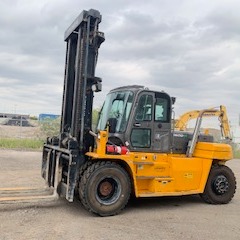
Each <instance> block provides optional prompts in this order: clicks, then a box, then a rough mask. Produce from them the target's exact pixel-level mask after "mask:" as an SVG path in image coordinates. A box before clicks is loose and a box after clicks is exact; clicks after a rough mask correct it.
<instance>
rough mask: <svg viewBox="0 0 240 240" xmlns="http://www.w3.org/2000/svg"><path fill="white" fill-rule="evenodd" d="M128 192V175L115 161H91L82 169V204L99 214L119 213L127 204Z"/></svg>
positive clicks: (129, 188)
mask: <svg viewBox="0 0 240 240" xmlns="http://www.w3.org/2000/svg"><path fill="white" fill-rule="evenodd" d="M130 192H131V184H130V179H129V176H128V174H127V172H126V171H125V170H124V169H123V168H122V167H121V166H120V165H118V164H116V163H115V162H109V161H108V162H106V161H100V162H96V163H93V164H92V165H90V166H89V167H88V168H87V169H86V170H85V171H84V173H83V176H82V179H81V181H80V183H79V197H80V200H81V202H82V203H83V206H84V207H85V208H86V209H87V210H89V211H90V212H93V213H96V214H98V215H100V216H111V215H115V214H117V213H119V212H120V211H121V210H122V209H123V208H124V207H125V205H126V204H127V202H128V200H129V196H130Z"/></svg>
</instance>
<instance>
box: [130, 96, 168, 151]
mask: <svg viewBox="0 0 240 240" xmlns="http://www.w3.org/2000/svg"><path fill="white" fill-rule="evenodd" d="M131 126H132V127H131V130H130V149H132V150H134V151H143V152H169V151H170V136H171V100H170V97H169V96H168V95H167V94H166V93H160V92H150V91H144V92H141V93H140V94H139V95H138V99H137V102H136V108H135V111H134V114H133V118H132V125H131Z"/></svg>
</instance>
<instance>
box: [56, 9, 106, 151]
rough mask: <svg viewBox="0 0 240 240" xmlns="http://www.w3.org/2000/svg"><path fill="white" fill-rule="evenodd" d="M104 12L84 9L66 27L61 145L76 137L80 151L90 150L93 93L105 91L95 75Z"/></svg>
mask: <svg viewBox="0 0 240 240" xmlns="http://www.w3.org/2000/svg"><path fill="white" fill-rule="evenodd" d="M100 22H101V15H100V13H99V12H98V11H96V10H93V9H90V10H89V11H83V12H82V13H81V14H80V15H79V16H78V17H77V18H76V20H75V21H74V22H73V23H72V24H71V25H70V27H69V28H68V29H67V30H66V32H65V36H64V40H65V41H66V42H67V47H66V64H65V76H64V89H63V102H62V119H61V137H60V147H64V146H66V142H68V140H69V139H71V138H75V139H76V140H77V142H78V145H79V149H80V151H87V150H88V149H87V148H88V147H89V145H90V144H89V140H88V139H90V136H89V137H87V136H86V138H85V135H86V134H88V131H89V130H90V129H91V125H92V105H93V92H94V91H95V92H98V91H101V79H100V78H97V77H95V68H96V64H97V57H98V49H99V47H100V45H101V43H102V42H103V41H104V34H103V33H102V32H99V31H98V25H99V23H100Z"/></svg>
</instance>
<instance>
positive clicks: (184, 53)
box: [0, 0, 240, 129]
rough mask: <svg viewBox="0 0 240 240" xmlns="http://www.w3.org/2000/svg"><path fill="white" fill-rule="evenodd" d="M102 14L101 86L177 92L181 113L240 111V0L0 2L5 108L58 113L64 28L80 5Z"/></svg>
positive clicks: (99, 98)
mask: <svg viewBox="0 0 240 240" xmlns="http://www.w3.org/2000/svg"><path fill="white" fill-rule="evenodd" d="M90 8H93V9H97V10H99V11H100V13H101V14H102V23H101V24H100V31H103V32H104V33H105V37H106V41H105V42H104V43H103V44H102V45H101V48H100V50H99V61H98V66H97V76H98V77H101V78H102V79H103V91H102V92H101V93H99V94H96V95H95V100H96V101H95V106H97V107H98V106H100V105H101V104H102V102H103V99H104V96H105V94H106V93H107V92H108V91H109V90H110V89H112V88H115V87H118V86H122V85H128V84H140V85H144V86H147V87H149V88H150V89H154V90H160V91H161V90H164V91H166V92H168V93H169V94H170V95H171V96H175V97H176V98H177V101H176V104H175V107H174V108H175V113H176V116H179V115H180V114H181V113H183V112H185V111H189V110H193V109H203V108H208V107H215V106H219V105H225V106H226V107H227V109H228V113H229V118H230V121H231V124H232V125H233V129H236V128H237V125H238V121H239V114H240V80H239V79H240V57H239V56H240V14H239V9H240V1H238V0H235V1H234V0H211V1H209V0H195V1H194V0H181V1H179V0H148V1H146V0H132V1H129V0H122V1H120V0H119V1H117V0H116V1H111V0H95V1H94V0H86V1H85V0H41V1H39V0H19V1H17V0H1V1H0V112H9V113H14V112H16V113H25V114H31V115H38V114H39V113H54V114H60V112H61V102H62V89H63V73H64V60H65V47H66V46H65V42H64V40H63V36H64V32H65V30H66V29H67V28H68V26H69V25H70V24H71V23H72V21H73V20H74V19H75V18H76V17H77V16H78V15H79V14H80V12H81V11H82V10H84V9H85V10H89V9H90Z"/></svg>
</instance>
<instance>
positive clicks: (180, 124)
mask: <svg viewBox="0 0 240 240" xmlns="http://www.w3.org/2000/svg"><path fill="white" fill-rule="evenodd" d="M199 113H200V110H192V111H189V112H186V113H184V114H182V115H181V116H180V117H179V118H178V119H176V120H175V129H176V130H179V131H186V129H187V125H188V123H189V121H191V120H193V119H197V118H198V116H199ZM203 117H204V118H205V117H218V120H219V122H220V129H221V134H222V137H223V138H224V139H228V140H232V134H231V130H230V124H229V121H228V116H227V110H226V107H225V106H223V105H220V107H219V109H217V108H209V109H208V112H205V113H204V114H203Z"/></svg>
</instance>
